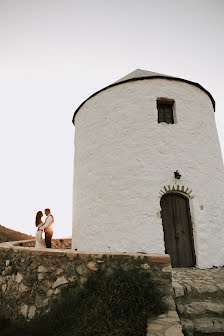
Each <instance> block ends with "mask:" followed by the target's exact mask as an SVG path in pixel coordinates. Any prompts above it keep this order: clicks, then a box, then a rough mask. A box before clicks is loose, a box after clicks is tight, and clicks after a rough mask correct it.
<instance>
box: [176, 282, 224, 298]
mask: <svg viewBox="0 0 224 336" xmlns="http://www.w3.org/2000/svg"><path fill="white" fill-rule="evenodd" d="M172 284H173V289H174V295H175V297H176V299H178V298H183V297H194V298H204V297H208V296H209V297H222V298H224V282H223V283H216V284H208V283H207V284H206V283H205V282H189V283H186V282H184V283H183V282H181V283H178V282H176V281H174V280H173V281H172Z"/></svg>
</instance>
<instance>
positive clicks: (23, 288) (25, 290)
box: [19, 283, 28, 293]
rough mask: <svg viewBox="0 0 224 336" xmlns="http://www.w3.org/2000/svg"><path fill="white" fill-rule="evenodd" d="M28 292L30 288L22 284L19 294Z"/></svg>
mask: <svg viewBox="0 0 224 336" xmlns="http://www.w3.org/2000/svg"><path fill="white" fill-rule="evenodd" d="M27 291H28V287H27V286H25V285H24V284H23V283H21V284H20V285H19V292H20V293H25V292H27Z"/></svg>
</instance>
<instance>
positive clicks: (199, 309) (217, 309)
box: [177, 300, 224, 318]
mask: <svg viewBox="0 0 224 336" xmlns="http://www.w3.org/2000/svg"><path fill="white" fill-rule="evenodd" d="M177 311H178V314H179V315H180V316H181V318H185V317H186V318H197V317H209V316H211V317H212V316H218V317H224V301H222V302H220V301H217V300H216V301H211V300H206V301H192V302H189V303H179V302H178V303H177Z"/></svg>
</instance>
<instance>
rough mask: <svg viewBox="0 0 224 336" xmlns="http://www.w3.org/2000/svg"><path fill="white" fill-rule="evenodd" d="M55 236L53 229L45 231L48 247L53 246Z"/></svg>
mask: <svg viewBox="0 0 224 336" xmlns="http://www.w3.org/2000/svg"><path fill="white" fill-rule="evenodd" d="M52 236H53V231H52V230H47V231H45V244H46V247H47V248H51V238H52Z"/></svg>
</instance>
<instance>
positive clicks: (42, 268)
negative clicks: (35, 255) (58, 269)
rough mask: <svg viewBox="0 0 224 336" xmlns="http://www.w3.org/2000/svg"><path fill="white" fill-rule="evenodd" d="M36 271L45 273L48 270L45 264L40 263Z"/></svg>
mask: <svg viewBox="0 0 224 336" xmlns="http://www.w3.org/2000/svg"><path fill="white" fill-rule="evenodd" d="M37 271H38V272H39V273H46V272H48V269H47V268H46V267H45V266H43V265H40V266H39V267H38V269H37Z"/></svg>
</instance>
